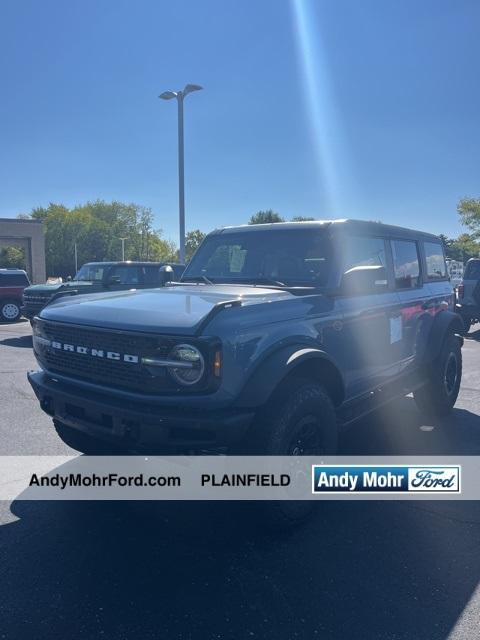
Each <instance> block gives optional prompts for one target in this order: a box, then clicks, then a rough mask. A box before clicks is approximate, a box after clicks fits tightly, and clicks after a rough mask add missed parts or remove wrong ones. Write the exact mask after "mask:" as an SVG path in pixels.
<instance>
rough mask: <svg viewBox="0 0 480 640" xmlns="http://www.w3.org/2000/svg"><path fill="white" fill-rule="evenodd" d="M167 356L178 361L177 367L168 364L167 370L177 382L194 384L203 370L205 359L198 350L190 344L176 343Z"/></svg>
mask: <svg viewBox="0 0 480 640" xmlns="http://www.w3.org/2000/svg"><path fill="white" fill-rule="evenodd" d="M168 358H169V360H171V361H178V367H174V366H169V367H168V370H169V372H170V374H171V376H172V377H173V379H174V380H175V381H176V382H178V383H179V384H183V385H186V386H189V385H192V384H196V383H197V382H199V380H200V379H201V378H202V376H203V374H204V372H205V360H204V359H203V356H202V354H201V353H200V351H199V350H198V349H197V348H196V347H194V346H193V345H191V344H177V345H176V346H175V347H174V348H173V349H172V350H171V351H170V354H169V356H168Z"/></svg>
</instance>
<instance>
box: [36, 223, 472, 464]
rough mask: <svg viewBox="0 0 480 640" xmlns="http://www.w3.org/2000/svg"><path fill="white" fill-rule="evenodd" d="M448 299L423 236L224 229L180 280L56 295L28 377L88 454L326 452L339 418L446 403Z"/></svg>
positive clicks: (453, 367)
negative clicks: (399, 403) (400, 400)
mask: <svg viewBox="0 0 480 640" xmlns="http://www.w3.org/2000/svg"><path fill="white" fill-rule="evenodd" d="M170 275H171V274H170ZM167 279H168V278H167ZM454 311H455V310H454V294H453V289H452V286H451V284H450V281H449V277H448V273H447V268H446V264H445V257H444V252H443V248H442V243H441V241H440V239H439V238H438V237H436V236H434V235H431V234H427V233H422V232H417V231H412V230H410V229H404V228H401V227H395V226H389V225H384V224H381V223H377V222H363V221H358V220H334V221H318V222H299V223H280V224H266V225H252V226H242V227H235V228H225V229H220V230H216V231H214V232H212V233H210V234H209V235H208V236H207V237H206V239H205V240H204V242H203V243H202V245H201V246H200V247H199V249H198V250H197V252H196V254H195V255H194V257H193V259H192V260H191V262H190V264H189V265H188V266H187V268H186V270H185V272H184V273H183V275H182V277H181V279H180V281H179V282H173V281H172V282H167V285H166V286H165V287H163V288H157V289H145V290H136V291H107V292H103V293H96V294H86V295H76V296H70V297H68V298H60V299H57V300H54V301H52V302H51V303H50V304H49V305H48V306H46V307H45V308H44V309H42V311H41V312H40V313H39V314H38V316H37V317H36V318H35V319H34V323H33V325H34V329H33V332H34V338H33V344H34V351H35V355H36V358H37V360H38V363H39V365H40V368H41V369H40V370H39V371H36V372H30V373H29V374H28V378H29V381H30V384H31V385H32V387H33V389H34V391H35V393H36V395H37V397H38V400H39V401H40V406H41V408H42V409H43V411H45V412H46V413H47V414H48V415H50V416H52V418H53V423H54V425H55V428H56V430H57V432H58V434H59V436H60V437H61V438H62V439H63V440H64V441H65V442H66V443H67V444H68V445H70V446H71V447H73V448H75V449H77V450H79V451H83V452H85V453H91V454H95V453H105V452H106V451H110V450H114V451H120V452H122V451H124V452H139V453H141V452H149V453H155V452H158V453H182V452H190V453H191V452H196V451H197V452H205V451H212V452H213V451H224V452H229V453H233V452H236V453H242V454H243V453H252V454H267V455H277V454H278V455H288V454H293V455H316V454H332V453H334V452H335V448H336V444H337V434H338V429H339V427H340V426H342V425H345V424H347V423H349V422H352V421H353V420H355V419H357V418H358V417H360V416H362V415H365V414H366V413H368V412H370V411H372V410H374V409H376V408H377V407H379V406H380V405H382V404H384V403H386V402H388V401H390V400H391V399H392V398H394V397H397V396H402V395H406V394H409V393H411V392H413V394H414V398H415V401H416V403H417V405H418V407H419V408H420V409H421V410H422V411H425V412H427V413H428V414H430V415H433V416H442V415H444V414H447V413H448V412H449V411H450V410H451V409H452V407H453V405H454V404H455V401H456V399H457V395H458V392H459V387H460V381H461V376H462V354H461V346H462V338H461V337H460V334H461V333H462V330H463V323H462V320H461V318H460V317H459V316H458V315H457V314H456V313H455V312H454Z"/></svg>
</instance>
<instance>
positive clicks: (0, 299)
mask: <svg viewBox="0 0 480 640" xmlns="http://www.w3.org/2000/svg"><path fill="white" fill-rule="evenodd" d="M29 285H30V280H29V279H28V276H27V274H26V272H25V271H23V269H0V321H1V322H17V320H19V319H20V316H21V315H22V314H21V311H20V308H21V306H22V294H23V291H24V289H25V287H28V286H29Z"/></svg>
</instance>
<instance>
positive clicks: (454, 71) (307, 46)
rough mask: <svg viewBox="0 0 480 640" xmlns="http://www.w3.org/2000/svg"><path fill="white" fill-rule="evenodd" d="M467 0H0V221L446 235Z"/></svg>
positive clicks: (468, 135)
mask: <svg viewBox="0 0 480 640" xmlns="http://www.w3.org/2000/svg"><path fill="white" fill-rule="evenodd" d="M479 27H480V2H478V0H448V1H447V0H395V1H392V0H361V1H357V0H339V1H338V0H335V1H334V0H316V1H314V2H310V1H308V0H305V1H303V2H302V1H298V0H297V1H295V0H235V1H233V0H202V1H194V0H190V1H186V0H175V1H174V0H168V1H163V2H162V1H160V0H152V1H150V0H135V1H134V0H130V1H125V0H69V1H68V2H64V1H63V0H42V1H41V2H39V1H38V0H23V1H22V2H17V1H16V0H0V78H1V89H2V90H1V99H0V217H2V216H3V217H8V216H16V215H17V214H18V213H20V212H29V211H30V210H31V209H32V207H35V206H39V205H47V204H48V202H49V201H54V202H62V203H65V204H67V205H69V206H70V205H74V204H76V203H82V202H84V201H86V200H88V199H96V198H103V199H106V200H111V199H118V200H122V201H128V202H132V201H133V202H137V203H139V204H142V205H145V206H148V207H151V208H152V209H153V211H154V213H155V216H156V226H157V227H161V228H163V229H164V231H165V234H166V236H167V237H170V238H172V239H175V240H176V238H177V217H176V216H177V173H176V171H177V169H176V107H175V104H174V103H173V102H163V101H161V100H159V99H158V98H157V96H158V94H159V93H160V92H161V91H163V90H165V89H169V88H172V89H175V88H180V87H182V86H183V85H184V84H185V83H187V82H192V83H199V84H202V85H203V86H204V87H205V90H204V91H202V92H199V93H196V94H193V95H191V96H189V97H188V98H187V99H186V104H185V113H186V123H185V126H186V134H185V135H186V180H187V183H186V184H187V194H186V204H187V229H193V228H197V227H199V228H201V229H203V230H205V231H207V230H209V229H211V228H213V227H216V226H222V225H227V224H240V223H244V222H246V221H247V220H248V218H249V217H250V215H251V214H252V213H254V212H255V211H257V210H258V209H266V208H273V209H275V210H277V211H279V212H280V213H281V214H282V215H284V216H286V217H291V216H293V215H309V216H314V217H344V216H350V217H359V218H368V219H375V220H377V219H378V220H383V221H385V222H391V223H396V224H405V225H410V226H414V227H418V228H422V229H426V230H432V231H434V232H436V233H442V232H443V233H446V234H448V235H456V234H458V233H459V232H460V231H461V228H460V226H459V224H458V222H457V216H456V203H457V201H458V199H459V198H460V197H462V196H465V195H471V196H480V158H479V156H480V118H479V116H480V82H479V78H480V73H479V66H480V37H479V33H480V28H479Z"/></svg>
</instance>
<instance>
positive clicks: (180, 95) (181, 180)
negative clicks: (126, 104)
mask: <svg viewBox="0 0 480 640" xmlns="http://www.w3.org/2000/svg"><path fill="white" fill-rule="evenodd" d="M201 89H203V87H201V86H200V85H198V84H187V85H186V86H185V88H184V89H183V91H164V92H163V93H161V94H160V95H159V96H158V97H159V98H161V99H162V100H172V98H176V99H177V106H178V214H179V231H180V252H179V253H180V256H179V257H180V262H181V263H182V264H184V263H185V171H184V144H183V100H184V98H185V96H187V95H188V94H189V93H192V92H193V91H200V90H201Z"/></svg>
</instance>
